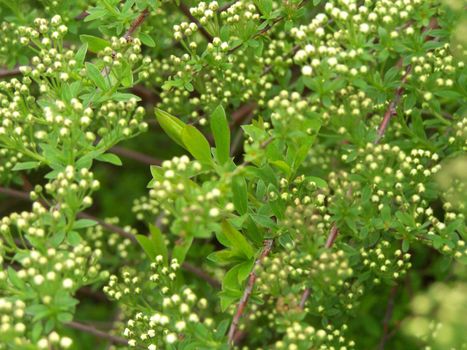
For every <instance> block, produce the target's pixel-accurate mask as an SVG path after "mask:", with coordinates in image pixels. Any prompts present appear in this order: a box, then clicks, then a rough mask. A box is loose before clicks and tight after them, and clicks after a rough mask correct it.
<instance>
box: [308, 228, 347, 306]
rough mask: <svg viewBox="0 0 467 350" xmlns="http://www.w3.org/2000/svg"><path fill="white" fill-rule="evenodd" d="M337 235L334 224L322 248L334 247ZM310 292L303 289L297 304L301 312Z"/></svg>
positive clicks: (337, 230) (337, 231)
mask: <svg viewBox="0 0 467 350" xmlns="http://www.w3.org/2000/svg"><path fill="white" fill-rule="evenodd" d="M338 235H339V229H338V228H337V225H336V223H334V224H333V225H332V227H331V230H330V231H329V235H328V238H327V239H326V243H325V244H324V247H325V248H327V249H329V248H331V247H332V246H333V245H334V242H335V241H336V238H337V236H338ZM310 294H311V290H310V288H309V287H307V288H305V290H304V291H303V293H302V297H301V298H300V303H299V308H300V309H301V310H303V309H304V308H305V304H306V301H307V300H308V298H309V297H310Z"/></svg>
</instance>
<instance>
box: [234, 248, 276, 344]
mask: <svg viewBox="0 0 467 350" xmlns="http://www.w3.org/2000/svg"><path fill="white" fill-rule="evenodd" d="M272 244H273V240H272V239H267V240H265V241H264V246H263V250H262V251H261V254H260V256H259V257H258V258H257V259H256V261H255V263H254V265H253V269H252V271H251V272H250V274H249V275H248V280H247V284H246V287H245V290H244V291H243V295H242V297H241V298H240V301H239V302H238V305H237V310H236V311H235V314H234V317H233V319H232V323H231V324H230V329H229V334H228V339H229V344H232V343H233V342H234V339H235V334H236V333H237V327H238V324H239V322H240V318H241V317H242V315H243V312H244V311H245V308H246V306H247V304H248V300H249V299H250V296H251V293H253V288H254V286H255V282H256V278H257V275H256V271H255V270H256V269H257V268H258V267H259V266H261V263H262V261H263V260H264V258H265V257H266V256H267V255H268V254H269V252H270V251H271V249H272Z"/></svg>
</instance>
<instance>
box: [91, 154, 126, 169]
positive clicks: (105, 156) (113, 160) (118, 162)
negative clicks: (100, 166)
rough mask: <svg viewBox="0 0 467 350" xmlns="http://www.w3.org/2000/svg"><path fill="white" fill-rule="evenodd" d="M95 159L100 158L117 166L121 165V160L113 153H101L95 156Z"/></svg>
mask: <svg viewBox="0 0 467 350" xmlns="http://www.w3.org/2000/svg"><path fill="white" fill-rule="evenodd" d="M96 159H97V160H100V161H101V162H106V163H110V164H113V165H117V166H121V165H122V160H121V159H120V158H119V157H118V156H117V155H115V154H113V153H106V154H101V155H100V156H98V157H96Z"/></svg>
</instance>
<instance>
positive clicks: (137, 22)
mask: <svg viewBox="0 0 467 350" xmlns="http://www.w3.org/2000/svg"><path fill="white" fill-rule="evenodd" d="M148 15H149V9H148V8H145V9H144V10H143V11H141V13H140V14H139V16H138V17H136V19H135V20H134V21H133V22H132V23H131V24H130V28H128V30H127V31H126V33H125V34H124V35H123V37H124V38H125V39H126V40H129V39H130V38H131V37H132V36H133V34H134V32H135V31H136V29H138V27H139V26H141V24H143V22H144V20H145V19H146V17H147V16H148Z"/></svg>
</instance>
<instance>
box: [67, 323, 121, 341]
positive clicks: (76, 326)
mask: <svg viewBox="0 0 467 350" xmlns="http://www.w3.org/2000/svg"><path fill="white" fill-rule="evenodd" d="M66 326H67V327H70V328H73V329H76V330H78V331H82V332H86V333H89V334H92V335H93V336H95V337H97V338H101V339H105V340H108V341H110V342H111V343H113V344H121V345H128V341H127V340H126V339H125V338H121V337H118V336H116V335H112V334H109V333H106V332H103V331H101V330H99V329H97V328H95V327H92V326H89V325H86V324H82V323H79V322H75V321H71V322H67V323H66Z"/></svg>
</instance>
